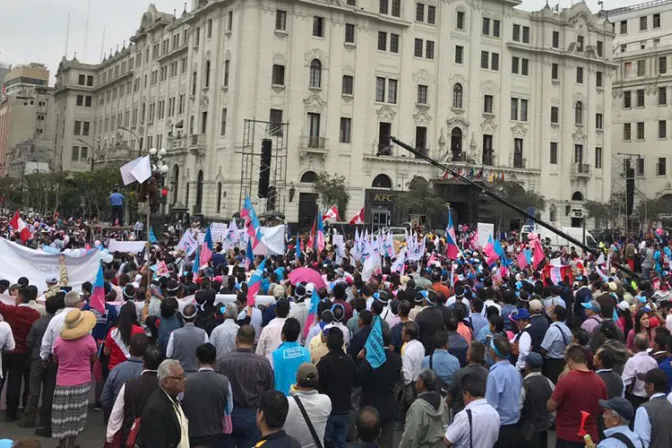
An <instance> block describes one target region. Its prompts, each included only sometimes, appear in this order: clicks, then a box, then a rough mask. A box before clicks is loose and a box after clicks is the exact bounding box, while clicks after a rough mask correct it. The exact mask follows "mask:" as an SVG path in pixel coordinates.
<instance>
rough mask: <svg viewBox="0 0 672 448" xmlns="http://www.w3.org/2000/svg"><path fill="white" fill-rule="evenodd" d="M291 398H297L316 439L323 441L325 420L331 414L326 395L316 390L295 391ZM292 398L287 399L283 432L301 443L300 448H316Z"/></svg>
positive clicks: (329, 401) (325, 426)
mask: <svg viewBox="0 0 672 448" xmlns="http://www.w3.org/2000/svg"><path fill="white" fill-rule="evenodd" d="M292 395H293V396H297V397H299V400H301V404H303V407H304V408H305V409H306V414H308V418H309V419H310V422H311V423H312V424H313V427H314V428H315V432H316V433H317V437H318V438H319V439H320V440H322V441H323V440H324V431H325V429H326V428H327V419H328V418H329V415H330V414H331V399H330V398H329V396H328V395H325V394H320V393H318V392H317V391H316V390H311V391H304V390H297V391H295V392H294V393H293V394H292ZM293 396H289V397H287V401H288V402H289V412H287V419H286V420H285V426H284V428H283V429H284V430H285V432H286V433H287V434H289V435H290V436H292V437H295V438H297V439H298V440H299V442H301V448H316V446H315V441H314V440H313V436H312V435H311V434H310V431H309V430H308V425H306V420H305V419H304V418H303V415H302V414H301V410H300V409H299V406H298V405H297V404H296V400H295V399H294V397H293Z"/></svg>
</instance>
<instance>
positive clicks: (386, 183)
mask: <svg viewBox="0 0 672 448" xmlns="http://www.w3.org/2000/svg"><path fill="white" fill-rule="evenodd" d="M371 186H372V187H373V188H392V179H390V177H389V176H387V175H385V174H379V175H377V176H376V177H375V178H374V179H373V183H372V184H371Z"/></svg>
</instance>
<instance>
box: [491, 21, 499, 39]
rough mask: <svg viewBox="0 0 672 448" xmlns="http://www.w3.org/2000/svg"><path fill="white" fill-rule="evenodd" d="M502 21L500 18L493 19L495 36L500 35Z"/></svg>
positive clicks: (493, 33)
mask: <svg viewBox="0 0 672 448" xmlns="http://www.w3.org/2000/svg"><path fill="white" fill-rule="evenodd" d="M500 23H501V22H500V21H499V20H493V21H492V36H493V37H499V28H500Z"/></svg>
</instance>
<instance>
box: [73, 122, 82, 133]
mask: <svg viewBox="0 0 672 448" xmlns="http://www.w3.org/2000/svg"><path fill="white" fill-rule="evenodd" d="M81 133H82V122H81V121H75V131H74V134H75V135H81Z"/></svg>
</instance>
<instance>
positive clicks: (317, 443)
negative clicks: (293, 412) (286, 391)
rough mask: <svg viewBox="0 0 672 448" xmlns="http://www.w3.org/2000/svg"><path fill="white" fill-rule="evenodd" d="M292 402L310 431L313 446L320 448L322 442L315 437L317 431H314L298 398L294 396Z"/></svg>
mask: <svg viewBox="0 0 672 448" xmlns="http://www.w3.org/2000/svg"><path fill="white" fill-rule="evenodd" d="M293 398H294V401H296V405H297V406H298V407H299V411H301V415H303V419H304V420H305V421H306V425H308V429H309V430H310V435H311V436H313V440H314V441H315V446H316V447H317V448H322V441H321V440H320V438H319V437H318V436H317V431H315V427H314V426H313V423H312V422H311V421H310V418H309V417H308V413H307V412H306V408H304V407H303V403H301V400H300V399H299V397H297V396H296V395H294V397H293Z"/></svg>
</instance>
